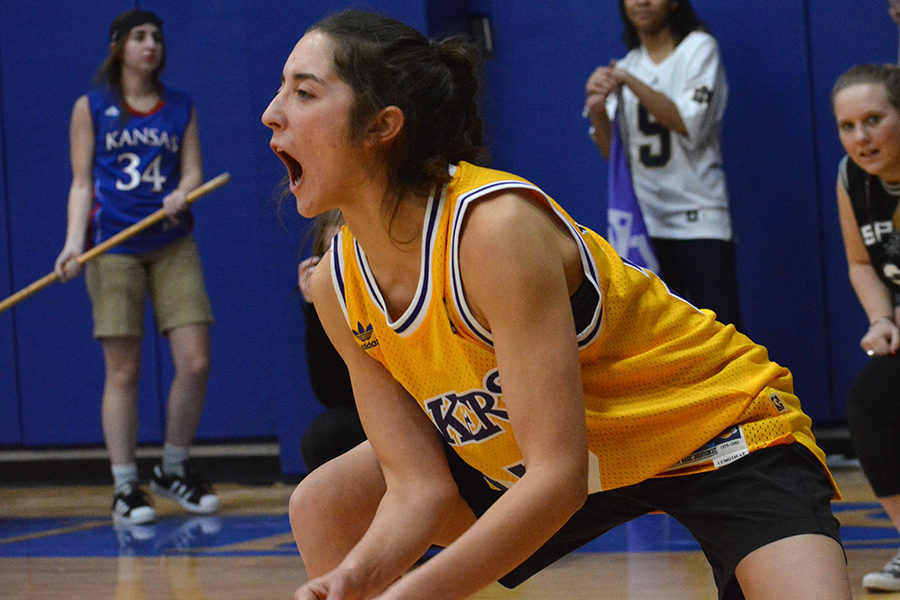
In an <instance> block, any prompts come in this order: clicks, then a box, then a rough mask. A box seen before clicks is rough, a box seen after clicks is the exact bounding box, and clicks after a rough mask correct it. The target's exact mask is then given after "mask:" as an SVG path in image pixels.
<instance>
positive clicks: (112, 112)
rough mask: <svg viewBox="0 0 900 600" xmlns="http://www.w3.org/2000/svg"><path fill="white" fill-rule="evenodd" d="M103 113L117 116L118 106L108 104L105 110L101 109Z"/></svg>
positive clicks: (108, 115)
mask: <svg viewBox="0 0 900 600" xmlns="http://www.w3.org/2000/svg"><path fill="white" fill-rule="evenodd" d="M103 115H104V116H107V117H118V116H119V107H118V106H110V107H109V108H107V109H106V110H104V111H103Z"/></svg>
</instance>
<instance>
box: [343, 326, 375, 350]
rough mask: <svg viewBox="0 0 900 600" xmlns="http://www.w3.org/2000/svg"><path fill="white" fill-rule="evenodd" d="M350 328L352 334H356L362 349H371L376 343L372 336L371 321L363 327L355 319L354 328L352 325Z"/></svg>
mask: <svg viewBox="0 0 900 600" xmlns="http://www.w3.org/2000/svg"><path fill="white" fill-rule="evenodd" d="M350 329H352V330H353V335H355V336H356V339H358V340H359V341H360V347H361V348H362V349H363V350H371V349H372V348H374V347H375V346H377V345H378V340H377V339H374V338H373V337H372V334H373V333H374V332H373V331H372V324H371V323H369V324H368V325H366V326H365V327H363V324H362V323H360V322H359V321H357V322H356V329H353V328H352V327H351V328H350Z"/></svg>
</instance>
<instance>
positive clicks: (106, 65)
mask: <svg viewBox="0 0 900 600" xmlns="http://www.w3.org/2000/svg"><path fill="white" fill-rule="evenodd" d="M132 12H140V11H129V13H132ZM126 14H128V13H123V15H126ZM147 14H150V13H147ZM123 15H119V17H117V18H116V20H119V19H121V17H122V16H123ZM145 23H152V24H154V25H156V26H157V27H158V28H159V35H160V42H161V44H162V52H161V53H160V58H159V66H157V67H156V70H154V71H153V87H154V88H156V91H157V92H159V93H160V94H162V91H163V89H162V82H161V81H160V79H159V76H160V74H161V73H162V70H163V68H164V67H165V66H166V40H165V38H164V37H163V35H162V27H161V24H162V22H161V21H159V19H158V18H157V19H156V21H153V20H145V21H143V22H141V23H138V24H137V25H135V27H137V26H140V25H144V24H145ZM113 24H115V21H114V23H113ZM129 31H130V30H129ZM128 36H129V32H125V35H112V36H111V38H110V42H109V54H108V55H107V56H106V58H105V59H104V60H103V62H102V63H101V64H100V68H98V69H97V73H96V74H95V75H94V85H95V86H97V87H103V86H106V87H109V89H111V90H112V92H113V94H115V96H116V99H117V100H118V103H119V108H121V109H122V112H121V114H122V117H123V119H127V115H128V114H129V113H128V110H127V106H126V105H125V93H124V91H123V90H122V52H123V51H124V50H125V42H127V41H128Z"/></svg>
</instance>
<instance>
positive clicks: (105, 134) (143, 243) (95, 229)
mask: <svg viewBox="0 0 900 600" xmlns="http://www.w3.org/2000/svg"><path fill="white" fill-rule="evenodd" d="M88 101H89V103H90V108H91V118H92V120H93V125H94V132H95V140H94V172H93V174H94V196H95V207H94V213H93V216H92V219H91V228H92V232H91V240H92V242H93V243H94V244H95V245H96V244H99V243H101V242H103V241H105V240H107V239H109V238H110V237H112V236H113V235H115V234H117V233H119V232H120V231H122V230H123V229H126V228H127V227H129V226H131V225H133V224H135V223H137V222H138V221H140V220H141V219H143V218H144V217H147V216H149V215H150V214H152V213H153V212H155V211H156V210H158V209H159V208H161V207H162V199H163V198H165V197H166V195H167V194H169V193H170V192H171V191H172V190H174V189H175V188H176V187H178V182H179V180H180V178H181V168H180V164H179V151H180V149H181V142H182V140H183V139H184V132H185V130H186V129H187V125H188V122H189V121H190V118H191V108H192V106H193V102H192V101H191V99H190V98H189V97H188V96H186V95H185V94H183V93H181V92H179V91H176V90H172V89H169V88H163V92H162V100H161V103H160V106H158V107H157V108H156V109H154V111H153V112H150V113H147V114H143V113H130V114H128V115H122V109H121V107H120V106H119V104H118V102H117V99H116V97H115V95H114V94H113V93H112V91H111V90H109V89H108V88H98V89H95V90H92V91H91V92H89V93H88ZM191 223H192V220H191V215H190V213H189V212H186V213H183V214H182V215H180V217H179V220H178V222H177V223H174V224H173V222H172V221H171V220H169V219H168V218H166V219H163V220H162V221H161V222H159V223H157V224H156V225H154V226H153V227H150V228H148V229H146V230H144V231H142V232H141V233H139V234H136V235H134V236H132V237H131V238H129V239H128V240H125V241H124V242H122V243H121V244H119V245H117V246H114V247H113V248H111V249H110V250H109V252H114V253H121V254H137V253H140V252H146V251H148V250H155V249H157V248H161V247H163V246H165V245H166V244H169V243H170V242H172V241H174V240H176V239H178V238H179V237H181V236H183V235H186V234H187V233H188V232H189V231H190V229H191Z"/></svg>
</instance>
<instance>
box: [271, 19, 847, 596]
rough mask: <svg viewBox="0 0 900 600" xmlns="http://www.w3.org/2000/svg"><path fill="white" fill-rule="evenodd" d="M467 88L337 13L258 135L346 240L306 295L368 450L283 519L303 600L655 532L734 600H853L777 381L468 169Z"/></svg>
mask: <svg viewBox="0 0 900 600" xmlns="http://www.w3.org/2000/svg"><path fill="white" fill-rule="evenodd" d="M477 88H478V85H477V78H476V77H475V63H474V58H473V54H472V51H471V49H470V48H469V46H467V45H466V44H464V43H463V42H462V41H460V40H458V39H454V38H451V39H448V40H444V41H441V42H437V41H429V40H428V39H426V38H425V37H424V36H422V35H421V34H419V33H418V32H416V31H415V30H413V29H412V28H410V27H408V26H406V25H403V24H402V23H399V22H397V21H395V20H392V19H389V18H386V17H381V16H378V15H373V14H369V13H365V12H360V11H349V12H344V13H340V14H338V15H335V16H332V17H329V18H327V19H325V20H324V21H322V22H320V23H318V24H317V25H314V26H313V27H312V28H311V29H309V30H308V31H307V32H306V34H305V35H304V36H303V37H302V38H301V39H300V41H299V42H298V43H297V45H296V46H295V47H294V50H293V52H292V53H291V54H290V56H289V57H288V59H287V62H286V63H285V65H284V69H283V74H282V80H281V87H280V89H279V90H278V92H277V94H276V95H275V97H274V98H273V100H272V102H271V103H270V105H269V107H268V108H267V109H266V111H265V112H264V114H263V117H262V119H263V122H264V123H265V124H266V125H267V126H268V127H270V128H271V129H272V139H271V147H272V150H273V151H274V152H275V153H276V155H278V157H279V158H280V159H281V160H282V161H283V162H284V164H285V166H286V168H287V172H288V178H289V187H290V190H291V192H292V194H293V195H294V197H295V199H296V202H297V209H298V211H299V212H300V213H301V214H302V215H304V216H307V217H312V216H315V215H317V214H320V213H322V212H324V211H327V210H331V209H340V210H341V212H342V213H343V215H344V219H345V222H346V225H345V226H344V227H343V228H342V230H341V233H340V234H339V235H338V236H337V237H336V238H335V240H334V242H333V244H332V247H331V250H330V252H329V253H327V254H326V255H325V256H324V257H323V259H322V261H321V263H320V264H321V265H322V268H317V269H316V271H315V272H314V273H313V275H312V281H311V294H312V297H313V300H314V302H315V306H316V310H317V311H318V313H319V316H320V318H321V321H322V324H323V326H324V328H325V330H326V332H327V333H328V335H329V337H330V338H331V340H332V342H333V343H334V345H335V347H336V348H337V350H338V352H339V353H340V354H341V356H342V358H343V359H344V362H345V363H346V364H347V367H348V370H349V373H350V379H351V383H352V387H353V392H354V395H355V399H356V403H357V407H358V409H359V414H360V418H361V420H362V422H363V425H364V427H365V430H366V434H367V436H368V440H367V441H366V442H364V443H362V444H360V445H359V446H357V447H356V448H354V449H353V450H351V451H349V452H347V453H345V454H343V455H341V456H339V457H337V458H335V459H334V460H331V461H329V462H328V463H326V464H324V465H322V466H321V467H319V468H318V469H316V470H315V471H313V472H312V473H311V474H310V475H308V476H307V477H306V478H304V480H303V481H302V482H301V483H300V485H299V486H298V487H297V489H296V490H295V492H294V494H293V495H292V497H291V504H290V514H291V525H292V529H293V532H294V536H295V539H296V541H297V545H298V548H299V550H300V554H301V556H302V558H303V561H304V565H305V567H306V570H307V574H308V575H309V577H310V580H309V581H308V582H307V583H306V584H305V585H304V586H302V587H301V588H299V589H298V590H297V592H296V594H295V598H296V599H298V600H313V599H317V600H323V599H326V598H327V599H330V600H338V599H345V598H374V597H378V598H381V599H389V600H396V599H400V598H465V597H468V596H470V595H472V594H473V593H475V592H476V591H478V590H479V589H480V588H482V587H484V586H485V585H487V584H489V583H490V582H492V581H495V580H499V581H500V582H501V583H503V584H504V585H508V586H513V585H516V584H517V583H519V582H521V581H523V580H524V579H526V578H527V577H529V576H530V575H532V574H534V573H536V572H537V571H539V570H540V569H542V568H543V567H544V566H546V565H548V564H550V563H551V562H553V561H554V560H556V559H557V558H559V557H561V556H563V555H564V554H566V553H568V552H570V551H572V550H574V549H576V548H578V547H580V546H582V545H584V544H585V543H586V542H588V541H590V540H591V539H593V538H594V537H597V536H599V535H602V534H603V533H604V532H606V531H608V530H609V529H611V528H612V527H615V526H616V525H618V524H621V523H624V522H626V521H628V520H630V519H633V518H636V517H638V516H640V515H642V514H644V513H646V512H649V511H653V510H663V511H665V512H668V513H670V514H672V515H673V516H674V517H675V518H677V519H679V520H681V521H682V522H683V523H685V524H686V525H687V526H688V528H689V529H690V530H691V531H692V532H693V533H694V535H695V536H696V537H697V539H698V540H700V541H701V545H702V546H703V549H704V552H705V553H706V556H707V557H708V558H709V560H710V563H711V565H712V567H713V572H714V574H715V579H716V583H717V585H718V588H719V590H720V596H721V597H722V598H742V597H745V596H746V597H747V598H758V599H762V598H766V599H773V598H775V599H778V598H788V597H790V598H810V599H811V598H816V599H821V598H844V599H847V598H849V597H850V591H849V586H848V584H847V577H846V568H845V564H844V558H843V553H842V550H841V545H840V541H839V534H838V523H837V521H836V520H835V519H834V517H833V515H832V514H831V509H830V499H831V498H832V497H833V496H834V495H835V493H836V490H835V488H834V486H833V483H832V481H831V479H830V477H829V474H828V472H827V469H826V468H825V466H824V464H823V459H824V456H823V455H822V453H821V451H820V450H819V449H818V448H817V447H816V445H815V442H814V440H813V438H812V435H811V433H810V431H809V419H808V418H807V417H806V416H805V415H804V414H803V413H802V411H801V410H800V408H799V403H798V400H797V398H796V397H795V396H794V395H793V393H792V385H791V376H790V373H789V371H787V369H784V368H783V367H780V366H778V365H776V364H774V363H772V362H770V361H768V359H767V357H766V351H765V349H764V348H762V347H760V346H758V345H756V344H754V343H753V342H752V341H750V340H749V339H748V338H747V337H746V336H744V335H742V334H740V333H739V332H737V331H736V330H735V329H734V327H733V326H731V325H723V324H722V323H720V322H717V321H716V320H715V319H714V317H713V315H712V313H710V312H709V311H703V310H698V309H697V308H694V307H693V306H692V305H690V304H688V303H687V302H685V301H684V300H682V299H680V298H678V297H676V296H673V295H672V294H671V293H669V290H668V289H667V288H666V286H665V285H664V284H663V283H662V281H661V280H660V279H659V278H658V277H656V276H655V275H654V274H652V273H648V272H646V271H643V270H641V269H638V268H635V267H633V266H631V265H629V264H627V263H625V262H623V261H622V260H621V259H620V258H619V257H618V256H617V255H616V253H615V252H614V251H613V250H612V248H611V246H610V245H609V244H608V243H606V241H605V240H603V239H602V238H601V237H600V236H598V235H596V234H594V233H593V232H591V231H589V230H587V229H584V228H583V227H580V226H579V225H578V224H577V223H575V222H574V221H572V219H571V218H569V216H568V215H567V214H566V213H565V212H564V211H563V209H562V208H561V207H560V206H559V205H557V204H556V203H555V202H554V201H553V200H552V199H551V198H550V197H549V196H547V195H546V194H545V193H544V192H542V191H541V190H540V189H539V188H537V187H536V186H534V185H533V184H531V183H530V182H528V181H526V180H524V179H522V178H521V177H518V176H515V175H512V174H510V173H504V172H501V171H495V170H491V169H486V168H483V167H479V166H476V165H475V164H473V161H477V160H478V159H479V157H480V155H481V151H482V126H481V120H480V118H479V116H478V112H477V108H476V102H475V100H476V92H477ZM432 544H437V545H440V546H444V550H442V551H441V552H440V553H439V554H437V555H436V556H434V557H433V558H430V559H429V560H428V561H427V562H425V563H424V564H422V565H420V566H418V567H417V568H416V569H415V570H413V571H412V572H409V573H407V571H408V570H409V568H410V567H411V566H412V565H413V564H414V563H415V562H416V561H417V560H418V559H419V558H420V557H421V556H422V554H423V553H424V552H425V551H426V550H427V549H428V548H429V547H430V546H431V545H432ZM599 585H600V584H598V586H599Z"/></svg>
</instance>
